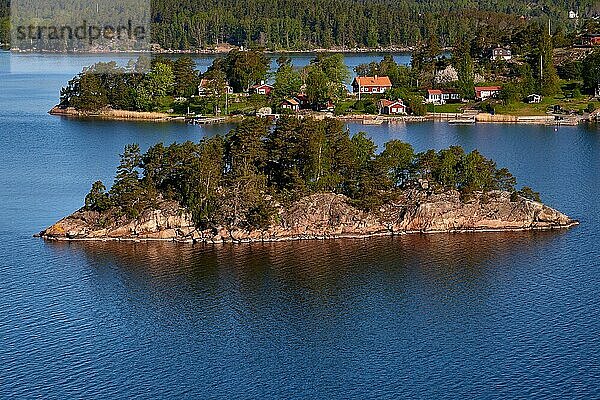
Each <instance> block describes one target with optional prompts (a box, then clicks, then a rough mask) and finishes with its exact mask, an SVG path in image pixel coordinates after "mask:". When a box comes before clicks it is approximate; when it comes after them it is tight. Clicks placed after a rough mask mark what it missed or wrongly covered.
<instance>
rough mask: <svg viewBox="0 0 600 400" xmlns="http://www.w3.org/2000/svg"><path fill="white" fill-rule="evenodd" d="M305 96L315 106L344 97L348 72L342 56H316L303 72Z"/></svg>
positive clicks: (348, 76)
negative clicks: (305, 76) (304, 74)
mask: <svg viewBox="0 0 600 400" xmlns="http://www.w3.org/2000/svg"><path fill="white" fill-rule="evenodd" d="M305 73H306V75H307V78H306V95H307V96H308V100H309V101H310V102H311V103H312V104H313V105H315V106H317V107H318V106H322V105H324V104H326V103H327V102H328V101H329V100H332V101H338V100H340V99H342V98H345V96H346V86H345V85H346V84H347V83H348V82H349V79H350V72H349V71H348V68H347V67H346V65H345V64H344V57H343V55H342V54H333V55H324V54H318V55H317V57H316V58H315V59H314V60H312V61H311V63H310V65H309V66H308V67H307V68H306V71H305Z"/></svg>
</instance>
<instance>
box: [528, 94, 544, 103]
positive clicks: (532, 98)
mask: <svg viewBox="0 0 600 400" xmlns="http://www.w3.org/2000/svg"><path fill="white" fill-rule="evenodd" d="M525 102H526V103H529V104H539V103H541V102H542V96H541V95H539V94H530V95H529V96H527V97H526V98H525Z"/></svg>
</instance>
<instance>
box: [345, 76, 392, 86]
mask: <svg viewBox="0 0 600 400" xmlns="http://www.w3.org/2000/svg"><path fill="white" fill-rule="evenodd" d="M354 80H355V82H356V83H357V84H358V85H359V86H362V87H366V86H388V87H392V82H391V81H390V78H388V77H387V76H357V77H356V78H354Z"/></svg>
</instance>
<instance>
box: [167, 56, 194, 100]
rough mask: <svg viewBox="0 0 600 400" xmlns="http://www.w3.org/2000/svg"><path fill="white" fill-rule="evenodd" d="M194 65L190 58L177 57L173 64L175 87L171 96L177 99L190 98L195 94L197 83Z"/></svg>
mask: <svg viewBox="0 0 600 400" xmlns="http://www.w3.org/2000/svg"><path fill="white" fill-rule="evenodd" d="M195 68H196V63H195V62H194V60H192V58H191V57H189V56H185V57H179V58H178V59H177V60H175V62H174V64H173V78H174V81H175V87H174V91H173V94H174V95H175V96H179V97H190V96H192V95H194V94H196V91H197V88H198V83H199V81H200V79H199V77H198V71H196V69H195Z"/></svg>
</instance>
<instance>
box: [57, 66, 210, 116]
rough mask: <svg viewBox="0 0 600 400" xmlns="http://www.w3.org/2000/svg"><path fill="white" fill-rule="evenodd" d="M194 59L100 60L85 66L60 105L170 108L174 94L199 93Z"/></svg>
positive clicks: (66, 89)
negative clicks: (123, 62)
mask: <svg viewBox="0 0 600 400" xmlns="http://www.w3.org/2000/svg"><path fill="white" fill-rule="evenodd" d="M190 62H191V63H192V64H193V61H192V60H191V59H189V58H186V57H183V58H182V59H179V60H177V61H175V62H173V61H171V60H169V59H165V58H157V59H154V60H152V62H149V61H147V60H146V59H144V58H140V59H138V61H137V62H133V61H130V62H129V64H128V66H127V67H119V66H117V64H116V63H115V62H108V63H102V62H100V63H97V64H94V65H92V66H91V67H89V68H85V69H84V70H83V71H82V72H81V73H80V74H79V75H77V76H76V77H75V78H73V79H72V80H70V81H69V82H68V84H67V86H65V87H64V88H62V89H61V95H60V104H61V105H62V106H66V107H75V108H77V109H79V110H84V111H97V110H100V109H102V108H104V107H107V106H109V107H112V108H114V109H121V110H133V111H152V110H155V109H157V108H166V106H167V105H170V104H171V103H172V99H171V97H172V96H189V95H191V94H193V93H195V91H196V86H197V79H198V77H197V73H196V72H195V71H194V70H193V65H192V64H190ZM146 71H147V72H146ZM165 103H168V104H165Z"/></svg>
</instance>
